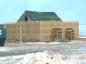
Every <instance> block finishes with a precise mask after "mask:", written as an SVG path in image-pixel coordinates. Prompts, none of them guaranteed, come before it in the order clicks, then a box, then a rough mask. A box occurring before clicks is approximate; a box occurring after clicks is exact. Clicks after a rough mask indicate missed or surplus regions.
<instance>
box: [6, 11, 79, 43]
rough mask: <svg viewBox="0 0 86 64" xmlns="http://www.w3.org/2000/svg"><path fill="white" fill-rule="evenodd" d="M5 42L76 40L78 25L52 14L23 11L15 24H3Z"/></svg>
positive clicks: (75, 22)
mask: <svg viewBox="0 0 86 64" xmlns="http://www.w3.org/2000/svg"><path fill="white" fill-rule="evenodd" d="M4 26H5V29H6V42H19V41H22V42H30V41H41V42H44V41H55V40H61V39H68V40H76V39H78V37H79V23H78V22H77V21H69V22H67V21H66V22H65V21H63V20H61V19H60V18H59V17H58V16H57V15H56V14H55V13H54V12H35V11H25V12H24V13H23V15H21V17H20V18H19V19H18V21H17V22H16V23H10V24H5V25H4Z"/></svg>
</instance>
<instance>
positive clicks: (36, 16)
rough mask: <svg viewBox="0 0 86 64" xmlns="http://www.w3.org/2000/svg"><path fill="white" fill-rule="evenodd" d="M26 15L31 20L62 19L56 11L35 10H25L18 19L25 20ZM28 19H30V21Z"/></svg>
mask: <svg viewBox="0 0 86 64" xmlns="http://www.w3.org/2000/svg"><path fill="white" fill-rule="evenodd" d="M25 17H28V18H29V20H30V21H31V20H32V21H48V20H57V21H61V19H60V18H59V17H58V16H57V15H56V14H55V13H54V12H35V11H25V12H24V13H23V15H22V16H21V17H20V18H19V20H18V21H24V20H25ZM29 20H28V21H29Z"/></svg>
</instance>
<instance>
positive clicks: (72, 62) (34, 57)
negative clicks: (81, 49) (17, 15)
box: [16, 50, 86, 64]
mask: <svg viewBox="0 0 86 64" xmlns="http://www.w3.org/2000/svg"><path fill="white" fill-rule="evenodd" d="M16 64H86V54H85V53H84V54H74V55H66V54H61V53H58V52H54V51H52V50H46V51H43V52H37V53H31V54H26V55H25V56H24V58H23V59H22V60H20V61H19V62H18V63H16Z"/></svg>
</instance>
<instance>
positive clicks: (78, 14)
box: [0, 0, 86, 34]
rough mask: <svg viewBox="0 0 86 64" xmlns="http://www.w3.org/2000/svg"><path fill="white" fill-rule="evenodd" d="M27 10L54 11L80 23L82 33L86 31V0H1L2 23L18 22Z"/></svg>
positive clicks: (61, 16)
mask: <svg viewBox="0 0 86 64" xmlns="http://www.w3.org/2000/svg"><path fill="white" fill-rule="evenodd" d="M25 10H30V11H51V12H52V11H53V12H56V14H57V15H58V16H59V17H60V18H61V19H62V20H67V21H72V20H76V21H79V23H80V34H84V32H85V31H86V29H85V27H86V0H0V24H4V23H7V22H16V21H17V19H18V18H19V17H20V16H21V14H22V13H23V12H24V11H25Z"/></svg>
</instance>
